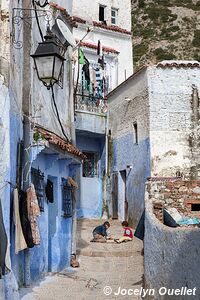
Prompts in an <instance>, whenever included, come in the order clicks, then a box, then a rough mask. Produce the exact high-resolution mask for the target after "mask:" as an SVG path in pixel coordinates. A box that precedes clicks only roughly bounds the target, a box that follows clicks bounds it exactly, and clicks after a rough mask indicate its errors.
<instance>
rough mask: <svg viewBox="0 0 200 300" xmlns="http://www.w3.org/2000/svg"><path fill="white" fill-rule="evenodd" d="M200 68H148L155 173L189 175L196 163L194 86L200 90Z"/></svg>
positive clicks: (155, 174) (161, 174) (153, 168)
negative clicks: (193, 148)
mask: <svg viewBox="0 0 200 300" xmlns="http://www.w3.org/2000/svg"><path fill="white" fill-rule="evenodd" d="M199 77H200V69H199V68H188V67H185V68H164V69H163V68H157V67H150V68H148V78H149V79H148V81H149V83H148V85H149V99H150V140H151V160H152V176H175V175H176V172H177V171H181V172H183V174H184V175H185V176H188V172H189V168H190V167H191V166H192V165H193V164H195V162H194V161H192V157H191V147H190V145H189V136H190V133H191V130H192V93H193V85H194V86H195V87H196V88H197V90H198V91H200V81H199Z"/></svg>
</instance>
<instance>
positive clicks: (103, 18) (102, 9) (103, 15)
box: [99, 5, 106, 22]
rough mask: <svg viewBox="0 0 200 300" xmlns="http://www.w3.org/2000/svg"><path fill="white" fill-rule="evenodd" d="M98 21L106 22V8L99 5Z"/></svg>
mask: <svg viewBox="0 0 200 300" xmlns="http://www.w3.org/2000/svg"><path fill="white" fill-rule="evenodd" d="M99 21H101V22H105V21H106V6H104V5H99Z"/></svg>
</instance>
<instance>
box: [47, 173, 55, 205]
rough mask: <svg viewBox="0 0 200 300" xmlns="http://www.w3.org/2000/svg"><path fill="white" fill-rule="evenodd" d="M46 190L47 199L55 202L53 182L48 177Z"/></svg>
mask: <svg viewBox="0 0 200 300" xmlns="http://www.w3.org/2000/svg"><path fill="white" fill-rule="evenodd" d="M45 192H46V197H47V200H48V201H49V202H50V203H53V202H54V199H53V182H52V181H51V180H49V179H47V185H46V188H45Z"/></svg>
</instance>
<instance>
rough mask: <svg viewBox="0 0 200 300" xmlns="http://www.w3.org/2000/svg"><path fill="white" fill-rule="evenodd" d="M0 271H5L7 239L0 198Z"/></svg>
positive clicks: (3, 273)
mask: <svg viewBox="0 0 200 300" xmlns="http://www.w3.org/2000/svg"><path fill="white" fill-rule="evenodd" d="M0 241H1V242H0V273H2V275H5V271H6V263H5V259H6V251H7V245H8V239H7V235H6V230H5V226H4V222H3V212H2V206H1V200H0Z"/></svg>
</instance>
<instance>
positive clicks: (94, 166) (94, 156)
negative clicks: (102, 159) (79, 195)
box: [83, 152, 98, 177]
mask: <svg viewBox="0 0 200 300" xmlns="http://www.w3.org/2000/svg"><path fill="white" fill-rule="evenodd" d="M83 153H84V154H85V155H86V157H87V158H86V159H85V160H84V162H83V177H97V176H98V153H96V152H83Z"/></svg>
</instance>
